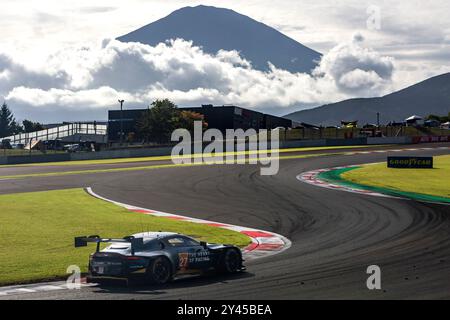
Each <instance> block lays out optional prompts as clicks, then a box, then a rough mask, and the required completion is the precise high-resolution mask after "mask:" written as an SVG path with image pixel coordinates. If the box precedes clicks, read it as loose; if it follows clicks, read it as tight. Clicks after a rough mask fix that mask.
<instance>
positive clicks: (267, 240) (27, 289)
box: [0, 188, 291, 298]
mask: <svg viewBox="0 0 450 320" xmlns="http://www.w3.org/2000/svg"><path fill="white" fill-rule="evenodd" d="M86 191H87V192H88V193H89V194H90V195H91V196H93V197H96V198H97V199H100V200H103V201H107V202H110V203H113V204H115V205H118V206H120V207H123V208H125V209H127V210H129V211H131V212H136V213H141V214H148V215H152V216H157V217H164V218H167V219H172V220H178V221H186V222H193V223H200V224H205V225H208V226H212V227H217V228H222V229H227V230H232V231H236V232H240V233H242V234H245V235H246V236H248V237H249V238H250V239H251V241H252V243H251V244H250V245H248V246H247V247H246V248H244V249H243V250H242V253H243V256H244V259H245V261H251V260H255V259H260V258H265V257H268V256H272V255H274V254H278V253H281V252H283V251H285V250H287V249H289V248H290V247H291V241H290V240H289V239H287V238H286V237H283V236H282V235H279V234H276V233H273V232H269V231H263V230H257V229H253V228H247V227H239V226H234V225H231V224H226V223H219V222H213V221H208V220H202V219H195V218H190V217H185V216H181V215H176V214H171V213H166V212H161V211H156V210H150V209H146V208H140V207H136V206H132V205H128V204H125V203H120V202H117V201H113V200H110V199H106V198H104V197H102V196H100V195H98V194H96V193H94V191H92V188H86ZM84 280H85V279H82V283H81V288H83V287H92V286H96V284H90V283H89V284H88V283H85V281H84ZM57 290H69V288H68V286H67V283H66V282H65V281H59V282H49V283H39V284H29V285H18V286H9V287H0V298H1V297H2V296H7V295H17V294H25V293H36V292H48V291H57Z"/></svg>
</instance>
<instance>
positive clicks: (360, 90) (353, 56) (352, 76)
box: [314, 34, 394, 96]
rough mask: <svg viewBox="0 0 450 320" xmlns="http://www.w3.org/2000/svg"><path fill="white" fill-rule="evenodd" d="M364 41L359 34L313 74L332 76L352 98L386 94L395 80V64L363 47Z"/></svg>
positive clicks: (325, 58)
mask: <svg viewBox="0 0 450 320" xmlns="http://www.w3.org/2000/svg"><path fill="white" fill-rule="evenodd" d="M363 40H364V38H363V37H362V36H361V35H358V34H357V35H355V36H354V41H353V42H352V43H346V44H342V45H338V46H336V47H335V48H333V49H332V50H331V51H330V52H329V53H328V54H326V55H325V56H324V57H323V58H322V61H321V62H320V65H319V66H318V67H317V69H316V70H315V71H314V73H315V74H316V75H328V76H331V77H332V78H333V80H334V82H335V83H336V85H337V87H338V88H339V89H340V90H341V91H342V92H346V93H349V94H353V95H362V96H367V95H376V94H380V93H381V92H383V91H384V90H385V89H386V87H388V86H389V84H390V82H391V80H392V75H393V72H394V60H393V58H391V57H386V56H382V55H380V54H379V53H378V52H375V51H373V50H371V49H369V48H364V47H362V46H361V45H360V43H361V42H362V41H363Z"/></svg>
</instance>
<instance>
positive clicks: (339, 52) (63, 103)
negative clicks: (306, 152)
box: [0, 36, 394, 121]
mask: <svg viewBox="0 0 450 320" xmlns="http://www.w3.org/2000/svg"><path fill="white" fill-rule="evenodd" d="M361 37H362V36H361ZM360 42H361V41H353V42H351V43H347V44H343V45H339V46H337V47H336V48H334V49H333V50H331V51H330V52H329V53H328V54H326V55H324V57H323V59H322V61H321V63H320V64H319V66H318V68H317V69H316V70H315V71H314V73H313V75H310V74H303V73H291V72H288V71H286V70H281V69H277V68H276V67H275V66H273V65H271V64H270V70H269V71H268V72H263V71H259V70H255V69H253V68H252V65H251V62H250V61H247V60H245V59H244V58H242V57H241V56H240V55H239V52H237V51H224V50H221V51H219V52H218V53H217V54H215V55H211V54H207V53H205V52H203V51H202V49H201V48H199V47H196V46H193V44H192V42H188V41H184V40H181V39H177V40H172V41H170V42H167V43H160V44H159V45H157V46H154V47H152V46H148V45H143V44H140V43H122V42H119V41H116V40H104V41H103V42H102V43H101V44H100V45H97V46H87V47H81V48H67V49H64V50H60V51H57V52H55V53H53V54H51V55H49V57H48V58H47V59H46V60H45V61H44V62H43V63H41V65H33V67H31V66H27V65H26V64H24V63H21V62H19V61H15V60H14V59H13V58H11V57H9V56H8V55H5V54H0V79H1V80H2V81H1V82H0V96H2V95H3V96H4V97H6V99H7V100H8V101H9V102H10V105H11V106H12V107H13V108H14V106H16V107H17V109H18V110H19V111H20V112H23V113H25V112H28V113H30V110H34V111H33V112H32V114H33V115H36V114H38V115H39V111H40V110H42V114H41V115H40V117H41V118H44V117H47V116H49V115H48V111H49V110H54V114H52V115H51V116H52V117H53V118H55V117H56V114H59V116H58V117H57V119H59V120H73V119H67V118H65V116H66V115H68V114H70V115H71V116H72V114H73V111H74V110H75V111H76V110H80V112H81V111H82V110H87V109H97V110H100V109H101V110H106V109H108V108H111V107H112V106H115V105H116V104H117V98H119V97H120V98H123V99H125V100H126V103H127V105H128V106H133V107H143V106H147V105H148V104H150V103H151V102H152V101H153V100H155V99H157V98H166V97H167V98H169V99H172V100H173V101H175V103H177V104H179V105H200V104H202V103H213V104H237V105H241V106H243V107H251V108H255V109H260V110H262V111H264V110H269V109H270V110H273V109H274V108H275V107H278V108H280V111H279V113H281V114H282V113H285V112H283V111H282V110H283V108H284V109H285V110H288V109H289V108H293V107H301V106H312V105H320V104H323V103H327V102H334V101H337V100H342V99H345V98H348V97H352V96H353V95H355V94H358V95H361V94H362V95H375V94H378V93H381V92H384V91H386V90H387V89H388V88H389V85H390V79H391V77H392V74H393V70H394V62H393V60H392V59H391V58H388V57H383V56H381V55H380V54H378V53H376V52H374V51H373V50H370V49H366V48H363V47H362V46H361V44H360ZM69 110H70V112H69V113H67V112H65V111H69ZM44 111H45V112H44ZM16 116H17V117H18V118H20V117H28V115H27V114H20V115H16ZM83 117H84V115H83ZM83 117H82V116H81V115H80V117H79V118H78V119H81V118H83ZM53 118H52V119H53ZM104 118H106V113H105V116H104ZM37 120H40V121H48V120H46V119H37ZM53 121H55V120H53Z"/></svg>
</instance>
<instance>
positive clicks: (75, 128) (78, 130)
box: [0, 123, 108, 145]
mask: <svg viewBox="0 0 450 320" xmlns="http://www.w3.org/2000/svg"><path fill="white" fill-rule="evenodd" d="M107 130H108V126H106V125H99V124H87V123H70V124H67V125H63V126H59V127H56V128H51V129H45V130H41V131H35V132H30V133H19V134H16V135H14V136H10V137H5V138H0V140H10V142H11V143H14V144H25V145H27V144H28V143H29V142H30V140H42V141H49V140H57V139H61V138H65V137H69V136H73V135H76V134H92V135H106V134H107Z"/></svg>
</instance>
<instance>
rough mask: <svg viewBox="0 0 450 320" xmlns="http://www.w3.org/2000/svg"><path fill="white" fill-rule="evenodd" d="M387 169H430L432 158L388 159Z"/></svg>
mask: <svg viewBox="0 0 450 320" xmlns="http://www.w3.org/2000/svg"><path fill="white" fill-rule="evenodd" d="M387 165H388V168H406V169H432V168H433V157H388V159H387Z"/></svg>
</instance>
